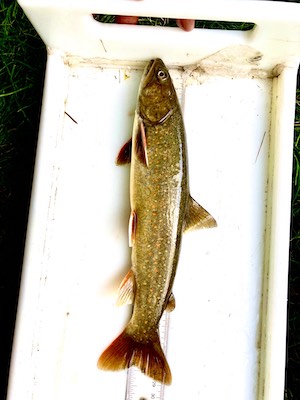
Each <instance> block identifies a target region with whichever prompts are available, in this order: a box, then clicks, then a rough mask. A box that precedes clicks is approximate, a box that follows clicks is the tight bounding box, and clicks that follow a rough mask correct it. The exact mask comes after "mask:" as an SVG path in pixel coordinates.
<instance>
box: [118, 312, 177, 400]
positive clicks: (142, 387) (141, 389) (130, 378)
mask: <svg viewBox="0 0 300 400" xmlns="http://www.w3.org/2000/svg"><path fill="white" fill-rule="evenodd" d="M169 323H170V313H169V312H164V313H163V315H162V317H161V320H160V323H159V337H160V343H161V347H162V349H163V351H164V353H165V355H166V354H167V345H168V334H169ZM164 391H165V385H164V384H163V383H160V382H157V381H155V380H154V379H151V378H149V377H148V376H146V375H145V374H143V373H142V372H141V371H140V369H139V368H137V367H130V368H129V369H128V371H127V382H126V393H125V400H163V399H164Z"/></svg>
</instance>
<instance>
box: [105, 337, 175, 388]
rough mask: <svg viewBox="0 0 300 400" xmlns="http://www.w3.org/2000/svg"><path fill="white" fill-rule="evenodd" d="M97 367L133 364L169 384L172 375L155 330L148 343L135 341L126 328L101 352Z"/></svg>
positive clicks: (121, 366) (111, 367)
mask: <svg viewBox="0 0 300 400" xmlns="http://www.w3.org/2000/svg"><path fill="white" fill-rule="evenodd" d="M97 365H98V368H100V369H103V370H107V371H118V370H121V369H126V368H129V367H131V366H132V365H135V366H136V367H138V368H139V369H140V370H141V371H142V372H143V373H144V374H146V375H148V376H149V377H150V378H152V379H154V380H156V381H159V382H162V383H164V384H166V385H170V384H171V382H172V375H171V370H170V367H169V364H168V362H167V360H166V357H165V355H164V353H163V350H162V348H161V345H160V340H159V336H158V333H157V332H155V334H153V337H152V338H151V340H150V341H149V342H148V343H142V342H138V341H136V340H135V339H134V338H133V337H132V336H131V335H130V334H128V333H127V331H126V329H125V330H124V331H123V332H122V333H121V334H120V335H119V336H118V337H117V338H116V339H115V340H114V341H113V342H112V343H111V345H110V346H109V347H108V348H107V349H106V350H105V351H104V352H103V353H102V354H101V356H100V357H99V360H98V364H97Z"/></svg>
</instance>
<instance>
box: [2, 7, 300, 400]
mask: <svg viewBox="0 0 300 400" xmlns="http://www.w3.org/2000/svg"><path fill="white" fill-rule="evenodd" d="M20 4H21V6H22V7H23V8H24V11H25V12H26V13H27V15H28V17H29V18H30V19H31V21H32V23H33V24H34V25H35V27H36V29H37V30H38V32H39V33H40V35H41V37H42V38H43V40H44V41H45V43H46V44H47V45H48V62H47V73H46V81H45V87H44V99H43V109H42V117H41V126H40V133H39V143H38V152H37V160H36V166H35V178H34V187H33V193H32V199H31V208H30V218H29V224H28V230H27V240H26V253H25V259H24V265H23V276H22V283H21V293H20V299H19V307H18V316H17V325H16V331H15V340H14V349H13V355H12V363H11V371H10V383H9V391H8V400H19V399H22V400H29V399H38V400H40V399H42V400H48V399H49V400H50V399H51V400H54V399H55V400H62V399H66V398H67V399H72V400H76V399H82V398H84V399H89V400H93V399H99V398H103V399H104V398H105V399H108V398H109V399H110V400H119V399H123V398H124V397H125V386H126V371H121V372H118V373H110V372H104V371H100V370H98V369H97V367H96V363H97V359H98V356H99V355H100V353H101V352H102V350H103V349H104V348H105V347H106V346H107V345H108V344H109V343H110V341H111V340H112V339H114V337H115V336H116V335H117V334H118V333H119V332H120V330H121V329H123V327H124V325H125V323H126V321H127V319H128V316H129V313H130V308H129V307H127V306H126V307H122V308H118V307H116V306H115V295H116V290H117V288H118V286H119V284H120V282H121V280H122V278H123V276H124V275H125V273H126V271H127V270H128V268H129V267H130V249H129V247H128V237H127V224H128V217H129V212H130V209H129V167H117V166H116V165H115V157H116V155H117V153H118V151H119V149H120V147H121V146H122V145H123V144H124V142H125V141H126V140H127V139H128V138H129V136H130V134H131V128H132V121H133V114H134V109H135V102H136V95H137V88H138V84H139V80H140V77H141V74H142V70H143V67H144V65H145V63H146V62H147V61H148V60H149V59H151V58H153V57H161V58H162V59H163V60H164V61H165V62H166V63H167V64H168V65H169V67H170V73H171V75H172V77H173V80H174V84H175V86H176V89H177V90H178V95H179V98H180V99H181V102H182V108H183V113H184V119H185V125H186V134H187V143H188V153H189V175H190V186H191V194H192V196H193V197H194V198H195V199H197V200H198V201H199V202H200V203H201V204H202V205H203V206H204V207H205V208H207V209H208V210H209V211H210V212H211V214H212V215H213V216H214V217H215V218H216V220H217V222H218V228H217V229H212V230H207V231H195V232H190V233H188V234H186V235H184V238H183V244H182V251H181V257H180V262H179V266H178V272H177V275H176V279H175V285H174V294H175V297H176V309H175V310H174V311H173V312H172V314H171V317H170V331H169V343H168V354H167V358H168V361H169V363H170V366H171V369H172V374H173V383H172V385H171V386H170V387H167V388H166V390H165V397H164V398H165V399H166V400H170V399H171V400H177V399H182V398H186V399H191V400H196V399H205V400H215V399H222V400H240V399H243V400H254V399H260V400H262V399H263V400H277V399H282V398H283V388H284V370H285V343H286V301H287V276H288V251H289V227H290V199H291V177H292V149H293V120H294V102H295V88H296V76H297V68H298V64H299V58H300V22H299V21H300V5H299V4H290V3H278V2H276V3H272V2H263V1H256V2H255V1H249V2H248V1H244V2H229V1H223V2H220V3H213V2H204V1H202V2H201V1H199V2H198V3H197V2H194V1H192V0H188V1H185V2H184V4H181V3H180V2H179V1H172V2H171V1H169V0H167V1H164V2H161V1H158V0H151V1H150V0H145V1H143V2H131V1H121V0H109V1H108V0H107V1H104V0H99V1H97V2H96V1H85V2H82V1H80V2H79V1H72V2H71V1H61V0H60V1H58V0H57V1H51V2H50V1H45V0H44V1H38V2H37V1H30V0H22V1H20ZM92 13H99V14H103V13H107V14H124V15H141V16H161V17H165V16H166V17H183V18H196V19H212V20H221V21H245V22H253V23H255V24H256V26H255V28H254V29H253V30H251V31H248V32H240V31H237V32H233V31H228V32H227V31H218V30H205V29H201V30H200V29H195V30H194V31H192V32H190V33H186V32H183V31H181V30H180V29H178V28H163V27H145V26H142V27H141V26H117V25H114V24H113V25H108V24H100V23H98V22H96V21H95V20H94V19H93V18H92V15H91V14H92Z"/></svg>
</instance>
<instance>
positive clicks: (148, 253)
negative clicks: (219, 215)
mask: <svg viewBox="0 0 300 400" xmlns="http://www.w3.org/2000/svg"><path fill="white" fill-rule="evenodd" d="M128 162H131V170H130V203H131V216H130V221H129V242H130V245H131V247H132V256H131V260H132V267H131V269H130V271H129V272H128V273H127V275H126V277H125V278H124V280H123V282H122V283H121V286H120V289H119V297H118V303H119V304H125V303H130V302H132V303H133V311H132V316H131V319H130V321H129V323H128V325H127V326H126V328H125V329H124V331H123V332H122V333H121V334H120V335H119V336H118V337H117V338H116V339H115V340H114V341H113V342H112V344H111V345H110V346H109V347H108V348H107V349H106V350H105V351H104V352H103V353H102V355H101V356H100V358H99V360H98V367H99V368H101V369H103V370H121V369H125V368H129V367H130V366H132V365H135V366H137V367H138V368H140V370H141V371H142V372H143V373H144V374H146V375H148V376H149V377H151V378H152V379H154V380H157V381H159V382H162V383H165V384H171V381H172V375H171V371H170V367H169V365H168V362H167V360H166V357H165V355H164V353H163V350H162V348H161V344H160V339H159V321H160V319H161V316H162V314H163V312H164V311H165V310H166V311H172V310H173V309H174V307H175V299H174V296H173V294H172V286H173V281H174V277H175V273H176V268H177V264H178V258H179V251H180V243H181V237H182V233H183V232H184V231H186V230H188V229H191V228H212V227H214V226H216V221H215V220H214V218H213V217H212V216H211V215H210V214H209V213H208V212H207V211H206V210H205V209H204V208H203V207H201V206H200V205H199V204H198V203H197V202H196V201H195V200H194V199H193V198H192V197H191V196H190V194H189V185H188V169H187V151H186V142H185V130H184V124H183V118H182V114H181V110H180V105H179V102H178V99H177V95H176V92H175V89H174V86H173V83H172V80H171V77H170V75H169V72H168V69H167V68H166V66H165V64H164V63H163V61H162V60H160V59H156V60H152V61H150V62H149V63H148V65H147V66H146V68H145V71H144V74H143V77H142V79H141V83H140V88H139V94H138V101H137V109H136V114H135V121H134V127H133V135H132V138H131V139H130V140H129V141H128V142H127V143H126V144H125V145H124V146H123V147H122V149H121V151H120V153H119V155H118V157H117V164H124V163H128Z"/></svg>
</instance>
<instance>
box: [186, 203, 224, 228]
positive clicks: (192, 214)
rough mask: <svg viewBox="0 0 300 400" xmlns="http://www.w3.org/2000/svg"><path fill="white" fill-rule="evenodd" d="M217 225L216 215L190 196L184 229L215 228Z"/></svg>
mask: <svg viewBox="0 0 300 400" xmlns="http://www.w3.org/2000/svg"><path fill="white" fill-rule="evenodd" d="M216 226H217V222H216V220H215V219H214V217H213V216H211V215H210V214H209V212H208V211H206V210H205V209H204V208H203V207H202V206H200V204H198V203H197V202H196V201H195V200H194V199H193V198H192V197H191V196H189V199H188V205H187V211H186V215H185V220H184V227H183V230H184V231H188V230H190V229H203V228H214V227H216Z"/></svg>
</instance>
